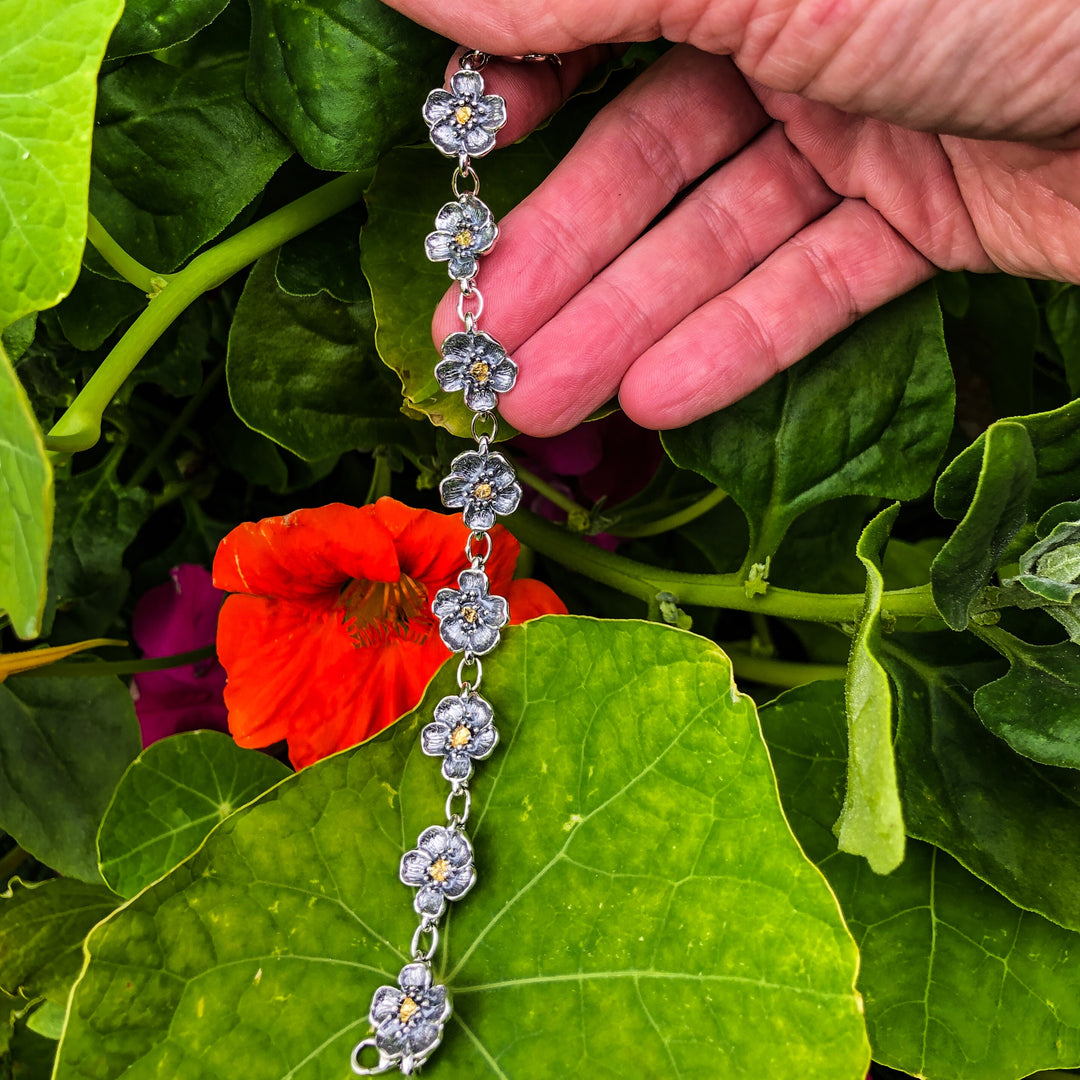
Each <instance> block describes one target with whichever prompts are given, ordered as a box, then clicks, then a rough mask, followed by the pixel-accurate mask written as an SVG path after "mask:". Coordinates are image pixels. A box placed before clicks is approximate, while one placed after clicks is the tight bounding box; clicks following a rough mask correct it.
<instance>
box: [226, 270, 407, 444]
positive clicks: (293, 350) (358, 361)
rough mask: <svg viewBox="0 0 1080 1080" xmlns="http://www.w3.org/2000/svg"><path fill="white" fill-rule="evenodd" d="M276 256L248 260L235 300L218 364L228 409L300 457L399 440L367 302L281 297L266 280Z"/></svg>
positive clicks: (400, 424) (395, 398)
mask: <svg viewBox="0 0 1080 1080" xmlns="http://www.w3.org/2000/svg"><path fill="white" fill-rule="evenodd" d="M277 258H278V255H277V252H272V253H271V254H269V255H267V256H265V257H264V258H262V259H260V260H259V261H258V263H256V264H255V269H254V270H252V272H251V275H250V276H249V277H248V280H247V284H246V285H245V286H244V292H243V295H242V296H241V297H240V303H239V304H238V305H237V307H236V318H235V320H234V321H233V325H232V330H231V332H230V334H229V356H228V365H227V368H226V371H227V377H228V381H229V396H230V398H231V399H232V403H233V408H234V409H235V410H236V414H237V415H238V416H239V417H240V419H241V420H243V421H244V423H245V424H247V425H248V426H249V427H251V428H254V429H255V430H256V431H258V432H261V433H262V434H263V435H265V436H266V437H267V438H270V439H273V440H274V442H276V443H279V444H280V445H281V446H284V447H285V448H286V449H288V450H291V451H292V452H293V453H294V454H297V455H299V456H300V457H302V458H304V459H306V460H308V461H315V460H318V459H320V458H326V457H330V456H331V455H334V454H341V453H344V452H345V451H346V450H354V449H357V448H360V447H363V448H365V449H370V448H372V447H374V446H377V445H379V444H380V443H387V442H390V443H399V442H407V441H408V435H409V433H408V431H407V430H403V429H407V428H408V426H409V425H407V424H406V423H405V421H404V420H403V419H402V416H401V398H400V395H399V394H398V391H397V389H396V388H395V387H394V386H393V385H392V377H388V374H387V372H386V371H385V369H384V368H383V366H382V364H380V363H379V359H378V357H377V356H376V354H375V347H374V319H373V317H372V312H371V302H370V300H367V299H365V300H363V301H360V302H359V303H356V304H343V303H341V301H339V300H335V299H334V298H333V297H331V296H329V295H326V294H325V293H319V294H318V295H315V296H290V295H289V294H288V293H286V292H283V291H282V290H281V289H280V288H279V287H278V285H277V282H276V280H275V278H274V266H275V264H276V262H277Z"/></svg>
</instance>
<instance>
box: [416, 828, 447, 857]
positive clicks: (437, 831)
mask: <svg viewBox="0 0 1080 1080" xmlns="http://www.w3.org/2000/svg"><path fill="white" fill-rule="evenodd" d="M416 846H417V847H418V848H420V849H421V850H422V851H426V852H427V853H428V854H429V855H430V856H431V857H432V858H433V859H437V858H439V856H440V855H445V854H446V852H447V850H448V849H449V846H450V832H449V830H448V829H447V828H446V826H445V825H429V826H428V827H427V828H426V829H425V830H424V831H423V832H422V833H421V834H420V835H419V837H417V840H416Z"/></svg>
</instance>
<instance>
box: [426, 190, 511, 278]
mask: <svg viewBox="0 0 1080 1080" xmlns="http://www.w3.org/2000/svg"><path fill="white" fill-rule="evenodd" d="M498 235H499V228H498V226H497V225H496V224H495V219H494V217H493V216H492V214H491V211H490V210H489V209H488V208H487V207H486V206H485V205H484V204H483V203H482V202H481V201H480V200H479V199H478V198H477V197H476V196H475V195H471V194H465V195H462V196H461V198H460V199H459V200H458V201H457V202H448V203H447V204H446V205H445V206H444V207H443V208H442V209H441V210H440V211H439V213H438V214H437V215H436V217H435V232H433V233H429V234H428V238H427V239H426V240H425V241H424V247H425V249H426V251H427V257H428V258H429V259H430V260H431V261H432V262H445V263H446V264H447V267H446V269H447V272H448V273H449V275H450V276H451V277H452V278H454V279H455V280H457V281H468V280H469V278H473V277H476V271H477V263H476V257H477V255H486V254H487V253H488V252H489V251H490V250H491V249H492V248H493V247H494V246H495V240H496V237H498Z"/></svg>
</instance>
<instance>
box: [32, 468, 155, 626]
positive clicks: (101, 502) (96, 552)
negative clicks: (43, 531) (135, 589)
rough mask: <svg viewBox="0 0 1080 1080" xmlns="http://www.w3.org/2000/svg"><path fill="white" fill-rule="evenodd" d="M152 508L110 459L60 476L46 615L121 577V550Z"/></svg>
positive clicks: (106, 587)
mask: <svg viewBox="0 0 1080 1080" xmlns="http://www.w3.org/2000/svg"><path fill="white" fill-rule="evenodd" d="M152 508H153V501H152V499H151V498H150V495H149V494H148V493H147V492H146V491H144V490H143V489H142V488H132V487H124V486H123V485H122V484H120V483H119V482H118V481H117V479H116V475H115V472H114V463H113V462H110V461H109V460H105V461H103V462H101V463H100V464H99V465H97V466H95V467H94V468H92V469H88V470H86V472H81V473H78V474H77V475H76V476H71V477H65V478H63V479H61V480H60V482H59V483H58V485H57V497H56V539H55V543H54V544H53V550H52V555H51V558H50V560H49V605H50V608H51V609H52V610H51V611H50V616H51V614H52V613H53V612H55V610H56V608H57V607H67V606H70V605H71V604H72V603H74V602H76V601H79V600H83V599H86V598H88V597H92V596H95V595H96V594H99V593H100V592H101V591H102V590H103V589H104V590H108V589H110V588H111V587H112V586H114V585H115V584H116V583H117V582H118V581H119V580H120V579H121V577H122V576H123V574H124V567H123V557H124V552H125V551H126V550H127V547H128V545H129V544H130V543H131V542H132V541H133V540H134V539H135V536H136V534H137V533H138V531H139V529H140V528H141V527H142V524H143V522H144V521H145V520H146V518H147V517H148V516H149V514H150V512H151V510H152ZM103 629H104V627H100V628H99V630H103Z"/></svg>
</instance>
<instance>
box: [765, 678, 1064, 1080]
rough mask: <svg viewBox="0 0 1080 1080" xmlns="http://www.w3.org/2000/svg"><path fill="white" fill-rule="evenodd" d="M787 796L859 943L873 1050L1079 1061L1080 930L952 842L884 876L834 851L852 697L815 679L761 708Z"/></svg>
mask: <svg viewBox="0 0 1080 1080" xmlns="http://www.w3.org/2000/svg"><path fill="white" fill-rule="evenodd" d="M761 726H762V729H763V731H764V732H765V737H766V739H767V741H768V744H769V751H770V754H771V755H772V760H773V765H774V766H775V768H776V774H777V778H778V781H779V785H780V797H781V799H782V800H783V803H784V810H785V811H786V813H787V815H788V820H789V821H790V822H791V825H792V828H793V829H794V830H795V834H796V836H798V838H799V842H800V843H801V844H802V846H803V850H804V851H805V852H806V853H807V854H808V855H809V856H810V857H811V858H812V859H813V860H814V861H815V862H816V863H818V865H819V866H820V867H821V869H822V870H823V871H824V872H825V874H826V876H827V877H828V879H829V884H830V885H832V887H833V889H834V890H835V892H836V894H837V897H838V898H839V900H840V905H841V907H842V908H843V911H844V918H845V919H846V921H847V924H848V926H849V927H850V928H851V930H852V933H854V935H855V938H856V940H857V941H858V943H859V958H860V965H859V983H858V986H859V990H860V991H861V992H862V995H863V1000H864V1001H865V1003H866V1026H867V1029H868V1031H869V1034H870V1045H871V1049H872V1051H873V1055H874V1060H875V1061H879V1062H882V1063H884V1064H887V1065H891V1066H893V1067H894V1068H897V1069H903V1070H905V1071H906V1072H909V1073H912V1074H913V1075H916V1076H925V1077H932V1078H933V1080H1018V1078H1019V1077H1023V1076H1027V1075H1028V1074H1029V1073H1031V1072H1033V1071H1034V1070H1035V1069H1040V1068H1047V1067H1053V1066H1060V1067H1068V1066H1075V1065H1077V1064H1080V1012H1078V1010H1077V1009H1076V1008H1075V1007H1074V1005H1073V1002H1074V1001H1075V1000H1076V996H1077V987H1078V986H1080V950H1078V946H1080V939H1078V937H1077V935H1076V934H1075V933H1074V932H1073V931H1071V930H1063V929H1062V928H1061V927H1058V926H1055V925H1054V924H1053V923H1051V922H1048V921H1047V920H1046V919H1043V918H1040V917H1039V916H1038V915H1033V914H1031V913H1030V912H1026V911H1021V910H1020V909H1018V908H1016V907H1014V906H1013V905H1012V904H1010V903H1009V902H1008V901H1007V900H1006V899H1005V898H1004V897H1002V896H1001V895H1000V894H999V893H997V892H995V891H994V890H993V889H991V888H989V887H988V886H986V885H984V884H983V883H982V882H980V881H979V880H978V879H977V878H975V877H973V876H972V875H971V874H969V873H967V872H966V871H965V870H964V869H963V868H962V867H961V866H960V865H959V864H958V863H956V862H955V861H953V860H952V859H951V858H949V856H948V855H946V854H945V853H944V852H941V851H938V850H937V849H936V848H932V847H930V846H929V845H927V844H922V843H920V842H918V841H912V842H911V843H909V844H908V849H907V854H906V857H905V859H904V863H903V865H902V866H901V867H900V868H899V869H898V870H896V871H894V872H893V873H892V874H890V875H889V876H888V877H887V878H883V877H877V876H875V875H874V874H870V873H867V870H866V866H865V864H864V863H863V862H862V860H859V859H853V858H851V857H849V856H847V855H842V854H840V853H839V852H837V851H836V845H835V842H834V840H833V837H832V834H831V831H830V826H831V824H832V821H833V818H834V817H835V815H836V811H837V807H838V806H839V802H840V793H841V791H842V790H843V784H844V759H845V756H846V755H845V746H844V724H843V702H842V699H841V697H840V693H839V688H838V687H835V688H834V687H833V686H830V684H828V683H816V684H813V685H811V686H806V687H800V688H799V689H798V690H793V691H791V692H789V693H787V694H784V695H783V696H782V697H780V698H778V699H777V700H776V701H775V702H773V703H771V704H770V705H768V706H766V707H765V708H763V709H762V710H761Z"/></svg>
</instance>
